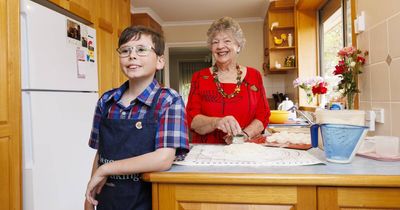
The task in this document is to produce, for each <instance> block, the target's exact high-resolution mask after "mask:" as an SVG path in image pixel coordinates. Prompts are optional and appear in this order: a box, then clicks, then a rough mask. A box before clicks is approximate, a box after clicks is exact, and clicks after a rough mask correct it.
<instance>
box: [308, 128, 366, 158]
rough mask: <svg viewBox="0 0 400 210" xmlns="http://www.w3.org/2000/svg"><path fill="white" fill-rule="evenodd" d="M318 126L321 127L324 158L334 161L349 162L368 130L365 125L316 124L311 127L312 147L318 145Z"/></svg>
mask: <svg viewBox="0 0 400 210" xmlns="http://www.w3.org/2000/svg"><path fill="white" fill-rule="evenodd" d="M318 126H319V127H320V128H321V135H322V142H323V144H324V150H325V156H326V159H327V160H328V161H330V162H335V163H350V162H351V161H352V160H353V158H354V155H355V153H356V152H357V150H358V148H359V146H360V143H361V140H362V139H364V137H365V135H366V134H367V131H368V127H366V126H356V125H343V124H321V125H318V124H316V125H313V126H312V127H311V140H312V144H313V146H314V147H315V146H318ZM316 136H317V137H316Z"/></svg>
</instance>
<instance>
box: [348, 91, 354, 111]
mask: <svg viewBox="0 0 400 210" xmlns="http://www.w3.org/2000/svg"><path fill="white" fill-rule="evenodd" d="M355 97H356V93H347V95H346V108H347V109H354V99H355Z"/></svg>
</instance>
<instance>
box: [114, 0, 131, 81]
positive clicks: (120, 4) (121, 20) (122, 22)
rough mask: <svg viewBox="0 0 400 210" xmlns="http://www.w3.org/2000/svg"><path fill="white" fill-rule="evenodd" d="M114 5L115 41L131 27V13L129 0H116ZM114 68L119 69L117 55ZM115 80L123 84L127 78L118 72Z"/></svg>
mask: <svg viewBox="0 0 400 210" xmlns="http://www.w3.org/2000/svg"><path fill="white" fill-rule="evenodd" d="M115 3H116V11H118V15H117V16H116V23H118V24H117V31H116V33H115V36H116V40H118V39H119V37H120V36H121V33H122V31H123V30H124V29H125V28H126V27H128V26H130V25H131V12H130V10H129V8H130V1H129V0H118V1H115ZM117 47H118V44H117V43H116V46H115V48H117ZM114 63H115V64H114V66H115V67H116V68H117V69H120V65H119V58H118V55H117V54H116V56H115V59H114ZM117 80H118V81H119V83H121V84H122V83H123V82H125V81H126V80H127V78H126V77H125V75H124V74H123V73H122V72H121V71H120V73H119V78H117Z"/></svg>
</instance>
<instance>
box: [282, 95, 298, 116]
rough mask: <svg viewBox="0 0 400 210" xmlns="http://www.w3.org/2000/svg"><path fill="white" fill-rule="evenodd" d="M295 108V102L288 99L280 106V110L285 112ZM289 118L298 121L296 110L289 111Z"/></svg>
mask: <svg viewBox="0 0 400 210" xmlns="http://www.w3.org/2000/svg"><path fill="white" fill-rule="evenodd" d="M293 106H294V104H293V101H291V100H289V98H288V97H286V100H284V101H282V103H281V104H279V106H278V110H284V111H289V109H291V108H292V107H293ZM289 118H290V119H292V120H293V119H296V111H295V110H293V109H292V110H290V111H289Z"/></svg>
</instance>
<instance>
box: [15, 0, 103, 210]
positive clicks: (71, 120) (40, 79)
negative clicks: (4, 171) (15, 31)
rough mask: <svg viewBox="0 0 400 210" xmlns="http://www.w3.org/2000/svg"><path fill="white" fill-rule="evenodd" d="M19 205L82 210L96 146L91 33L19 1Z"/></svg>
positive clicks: (95, 87)
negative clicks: (92, 143)
mask: <svg viewBox="0 0 400 210" xmlns="http://www.w3.org/2000/svg"><path fill="white" fill-rule="evenodd" d="M21 43H22V45H21V46H22V49H21V57H22V63H21V65H22V78H21V79H22V126H23V127H22V132H23V144H22V149H23V170H22V171H23V209H24V210H72V209H74V210H75V209H83V202H84V199H85V198H84V194H85V190H86V185H87V182H88V180H89V177H90V171H91V167H92V162H93V158H94V154H95V150H93V149H90V148H89V147H88V139H89V136H90V131H91V126H92V118H93V114H94V108H95V105H96V101H97V99H98V92H97V91H98V77H97V60H96V31H95V30H94V29H93V28H91V27H89V26H86V25H84V24H82V23H80V22H78V21H75V20H73V19H70V18H68V17H66V16H64V15H62V14H59V13H57V12H55V11H53V10H51V9H48V8H47V7H44V6H42V5H39V4H37V3H35V2H32V1H29V0H21Z"/></svg>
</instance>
